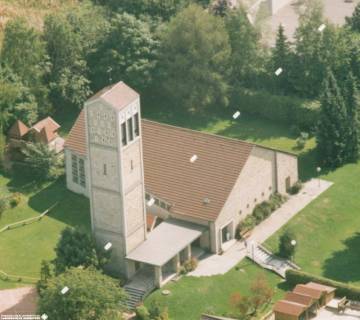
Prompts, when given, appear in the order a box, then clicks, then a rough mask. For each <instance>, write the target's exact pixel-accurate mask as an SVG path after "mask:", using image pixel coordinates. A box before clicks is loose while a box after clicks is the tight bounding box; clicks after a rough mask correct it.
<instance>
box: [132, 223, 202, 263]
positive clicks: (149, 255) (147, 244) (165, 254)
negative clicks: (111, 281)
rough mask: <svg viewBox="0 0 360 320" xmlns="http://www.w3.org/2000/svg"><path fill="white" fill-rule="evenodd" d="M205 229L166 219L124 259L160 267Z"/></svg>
mask: <svg viewBox="0 0 360 320" xmlns="http://www.w3.org/2000/svg"><path fill="white" fill-rule="evenodd" d="M205 229H206V228H205V227H203V226H200V225H197V224H193V223H190V222H186V221H180V220H176V219H168V220H166V221H164V222H162V223H160V225H159V226H158V227H156V228H155V229H154V230H153V231H152V232H150V233H149V236H148V238H147V239H146V240H145V241H144V242H143V243H142V244H140V245H139V246H138V247H137V248H135V249H134V250H133V251H131V252H130V253H129V254H128V255H127V256H126V258H127V259H129V260H133V261H138V262H143V263H147V264H151V265H154V266H159V267H161V266H163V265H164V264H166V263H167V262H168V261H169V260H170V259H172V258H173V257H175V256H176V255H177V254H178V253H179V252H180V251H181V250H183V249H185V248H186V247H187V246H188V245H190V244H191V243H192V242H193V241H194V240H196V239H197V238H199V237H200V236H201V234H202V233H203V232H204V230H205Z"/></svg>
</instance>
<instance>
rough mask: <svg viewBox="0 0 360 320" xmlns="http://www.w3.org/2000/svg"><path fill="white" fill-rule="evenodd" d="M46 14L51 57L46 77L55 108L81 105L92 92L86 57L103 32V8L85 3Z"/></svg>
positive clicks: (47, 38)
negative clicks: (63, 10)
mask: <svg viewBox="0 0 360 320" xmlns="http://www.w3.org/2000/svg"><path fill="white" fill-rule="evenodd" d="M71 10H72V11H65V12H59V13H54V14H51V15H49V16H47V17H46V19H45V23H44V39H45V41H46V49H47V53H48V55H49V57H50V61H51V69H50V74H49V77H48V82H49V83H50V89H51V95H50V96H51V100H52V102H53V104H54V105H55V106H56V107H57V108H63V107H64V106H72V107H77V108H81V107H82V106H83V103H84V101H85V100H86V99H87V97H88V96H89V95H90V94H91V90H90V80H89V70H88V57H89V56H90V54H91V53H92V52H93V51H94V50H95V48H96V46H97V45H98V43H99V42H100V40H101V39H102V37H103V36H104V30H106V28H107V25H108V23H107V21H106V18H105V14H104V12H103V11H104V10H102V9H101V8H99V7H96V8H94V6H92V5H90V4H88V3H86V4H84V5H81V6H79V7H78V8H76V9H73V8H72V9H71Z"/></svg>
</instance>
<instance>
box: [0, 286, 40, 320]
mask: <svg viewBox="0 0 360 320" xmlns="http://www.w3.org/2000/svg"><path fill="white" fill-rule="evenodd" d="M36 301H37V293H36V289H35V288H34V287H23V288H18V289H9V290H0V315H16V314H20V315H25V314H29V315H31V314H36Z"/></svg>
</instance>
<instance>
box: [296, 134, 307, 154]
mask: <svg viewBox="0 0 360 320" xmlns="http://www.w3.org/2000/svg"><path fill="white" fill-rule="evenodd" d="M307 139H309V134H308V133H307V132H301V133H300V136H299V137H298V138H297V139H296V148H297V149H299V150H302V149H304V147H305V144H306V140H307Z"/></svg>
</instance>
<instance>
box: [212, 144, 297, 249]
mask: <svg viewBox="0 0 360 320" xmlns="http://www.w3.org/2000/svg"><path fill="white" fill-rule="evenodd" d="M288 176H290V182H291V185H293V184H294V183H295V182H296V181H297V180H298V166H297V157H296V156H293V155H290V154H287V153H282V152H278V151H274V150H271V149H266V148H262V147H254V149H253V150H252V152H251V155H250V157H249V159H248V161H247V162H246V164H245V166H244V168H243V169H242V171H241V173H240V175H239V177H238V179H237V181H236V183H235V185H234V188H233V190H232V191H231V193H230V195H229V197H228V199H227V201H226V203H225V205H224V207H223V209H222V210H221V212H220V214H219V217H218V219H217V220H216V223H215V228H214V229H215V230H214V232H215V242H216V243H215V248H216V250H217V251H219V250H220V249H221V229H222V228H223V227H224V226H226V225H227V224H229V223H231V222H233V228H236V226H237V225H238V223H239V222H240V221H241V220H243V219H244V218H245V217H246V216H247V215H248V214H250V213H252V211H253V209H254V207H255V206H256V205H257V204H259V203H261V202H262V201H265V200H267V199H268V198H269V197H270V195H271V194H272V193H273V192H276V191H277V192H279V193H283V194H285V193H286V187H285V180H286V177H288ZM232 234H234V230H233V231H232Z"/></svg>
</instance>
